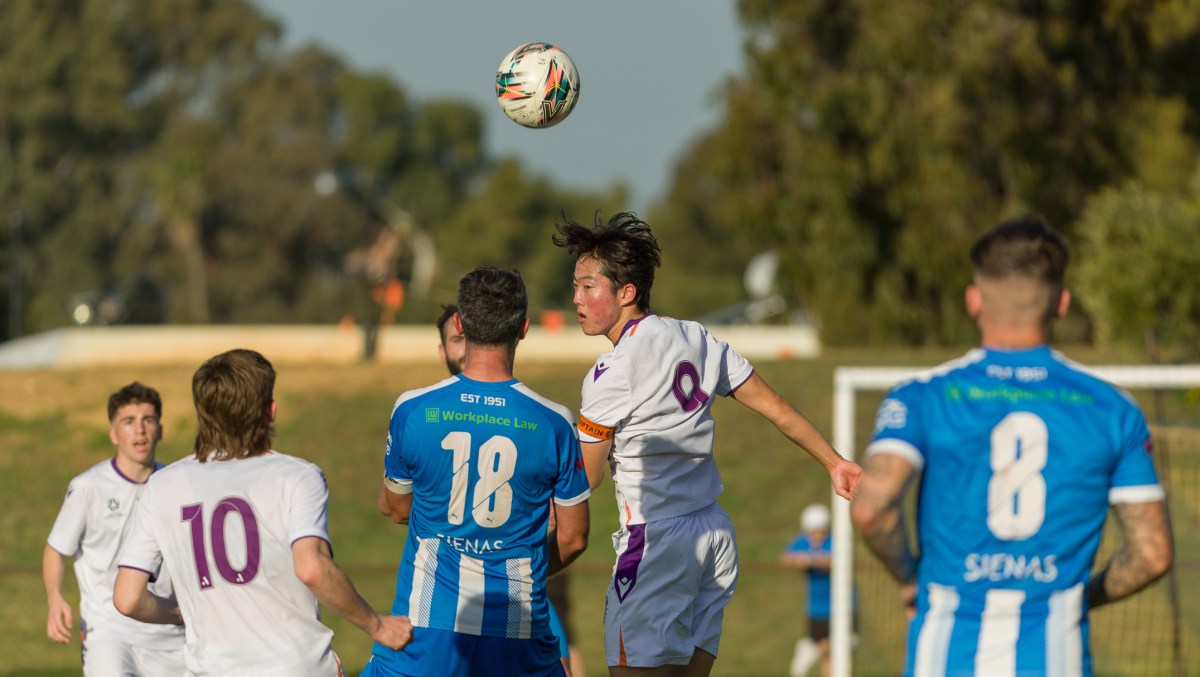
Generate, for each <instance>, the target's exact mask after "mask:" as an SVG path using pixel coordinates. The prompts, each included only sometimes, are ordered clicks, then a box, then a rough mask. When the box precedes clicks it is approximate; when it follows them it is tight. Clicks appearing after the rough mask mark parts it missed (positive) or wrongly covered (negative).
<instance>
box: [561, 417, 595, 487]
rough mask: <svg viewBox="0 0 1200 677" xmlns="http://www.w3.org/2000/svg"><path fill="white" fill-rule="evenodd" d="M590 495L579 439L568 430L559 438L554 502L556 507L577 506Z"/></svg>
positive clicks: (572, 431)
mask: <svg viewBox="0 0 1200 677" xmlns="http://www.w3.org/2000/svg"><path fill="white" fill-rule="evenodd" d="M591 495H592V490H591V487H590V486H588V479H587V472H586V471H585V469H584V465H583V452H582V450H581V449H580V447H579V437H578V436H577V435H576V434H575V431H574V430H572V429H570V428H568V429H567V430H566V431H565V432H564V433H563V434H561V435H560V436H559V444H558V479H557V480H556V481H555V483H554V502H555V503H556V504H558V505H568V506H569V505H579V504H580V503H582V502H584V501H586V500H587V499H588V497H589V496H591Z"/></svg>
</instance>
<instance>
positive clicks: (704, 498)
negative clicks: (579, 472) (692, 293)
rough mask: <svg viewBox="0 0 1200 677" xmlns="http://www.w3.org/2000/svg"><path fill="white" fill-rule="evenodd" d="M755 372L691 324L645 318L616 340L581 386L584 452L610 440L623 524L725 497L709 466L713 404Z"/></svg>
mask: <svg viewBox="0 0 1200 677" xmlns="http://www.w3.org/2000/svg"><path fill="white" fill-rule="evenodd" d="M753 372H754V368H753V367H752V366H751V365H750V363H749V362H748V361H746V358H744V357H742V356H741V355H739V354H738V353H737V351H735V350H733V349H732V348H730V347H729V345H728V344H726V343H723V342H721V341H718V340H717V339H715V338H713V336H712V335H711V334H709V333H708V330H707V329H705V328H704V326H703V325H701V324H699V323H696V322H689V321H683V320H674V319H671V318H664V317H659V316H657V315H647V316H646V317H643V318H641V319H639V320H632V321H630V322H629V324H628V325H626V326H625V328H624V329H623V330H622V333H621V337H620V339H618V341H617V343H616V345H615V346H614V347H613V349H612V351H611V352H608V353H605V354H603V355H601V356H600V357H599V358H598V359H597V360H596V366H595V367H593V368H592V369H591V370H590V371H589V372H588V373H587V375H586V376H584V379H583V407H582V409H581V412H580V421H579V431H580V438H581V440H582V441H584V442H598V441H601V440H605V439H612V441H613V446H612V453H611V455H610V457H609V465H610V467H611V469H612V476H613V483H614V484H615V485H616V491H617V507H618V509H619V510H620V512H621V515H620V519H621V523H623V524H642V523H644V522H649V521H652V520H660V519H666V518H668V517H676V516H678V515H685V514H687V513H690V512H694V511H696V510H699V509H701V508H704V507H705V506H708V505H709V504H711V503H713V502H714V501H716V499H717V496H718V495H720V493H721V492H722V491H723V490H724V485H723V484H721V476H720V474H719V473H718V472H717V464H716V460H715V459H714V458H713V431H714V427H715V424H714V421H713V418H712V413H711V411H710V410H711V408H712V405H713V401H714V400H713V398H714V396H716V395H721V396H726V395H729V394H730V393H731V392H733V391H734V390H736V389H737V388H738V386H740V385H742V384H743V383H745V382H746V379H748V378H750V375H751V374H753Z"/></svg>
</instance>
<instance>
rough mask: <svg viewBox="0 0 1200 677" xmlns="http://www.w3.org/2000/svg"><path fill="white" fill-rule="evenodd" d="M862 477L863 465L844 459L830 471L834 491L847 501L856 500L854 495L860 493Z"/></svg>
mask: <svg viewBox="0 0 1200 677" xmlns="http://www.w3.org/2000/svg"><path fill="white" fill-rule="evenodd" d="M862 475H863V469H862V466H861V465H859V464H857V463H855V462H854V461H848V460H846V459H844V458H843V459H842V460H840V461H838V463H837V465H835V466H833V469H832V470H830V471H829V477H830V479H832V480H833V490H834V491H836V492H837V495H838V496H841V497H842V498H844V499H846V500H847V501H853V500H854V495H855V494H856V493H858V481H859V480H861V479H862Z"/></svg>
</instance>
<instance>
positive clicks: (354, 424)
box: [0, 350, 1198, 677]
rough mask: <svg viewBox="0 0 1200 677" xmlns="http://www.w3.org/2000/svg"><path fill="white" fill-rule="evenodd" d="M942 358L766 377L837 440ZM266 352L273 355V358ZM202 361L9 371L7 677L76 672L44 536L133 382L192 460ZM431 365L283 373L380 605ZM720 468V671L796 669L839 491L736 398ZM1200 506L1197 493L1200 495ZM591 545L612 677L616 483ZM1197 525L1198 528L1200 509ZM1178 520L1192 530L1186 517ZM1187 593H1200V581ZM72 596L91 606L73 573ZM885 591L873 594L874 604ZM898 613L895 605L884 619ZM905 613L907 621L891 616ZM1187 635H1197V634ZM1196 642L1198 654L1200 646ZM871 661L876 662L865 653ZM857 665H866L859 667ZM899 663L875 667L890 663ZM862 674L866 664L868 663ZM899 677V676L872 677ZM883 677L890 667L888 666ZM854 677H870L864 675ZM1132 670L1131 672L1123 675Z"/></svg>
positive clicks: (812, 366) (291, 408) (721, 424)
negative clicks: (808, 601)
mask: <svg viewBox="0 0 1200 677" xmlns="http://www.w3.org/2000/svg"><path fill="white" fill-rule="evenodd" d="M1067 352H1068V354H1069V355H1070V356H1071V357H1074V358H1077V359H1080V360H1082V361H1085V362H1091V363H1097V362H1101V361H1103V362H1107V363H1117V362H1124V363H1133V362H1136V361H1137V359H1136V357H1130V356H1120V355H1111V354H1109V355H1098V354H1096V353H1094V352H1092V351H1089V350H1080V351H1067ZM960 353H961V351H959V350H940V351H895V350H889V351H886V352H883V351H876V352H871V351H856V352H828V353H827V354H826V355H825V356H823V357H821V358H820V359H816V360H811V361H790V362H760V363H759V364H758V365H757V367H758V368H759V371H760V372H761V373H763V375H764V376H765V377H766V378H767V380H768V381H769V382H771V383H772V384H773V385H774V386H775V387H776V388H777V389H778V390H780V391H781V392H783V393H784V394H785V395H786V396H788V397H789V398H791V399H792V400H793V401H794V402H795V403H796V404H797V405H798V406H800V408H801V409H802V410H804V411H805V412H806V413H807V414H808V415H809V416H810V417H811V418H812V419H813V421H814V422H815V423H816V424H817V425H818V426H819V427H821V428H822V429H823V430H826V431H828V430H829V427H830V420H831V390H832V382H833V370H834V369H835V368H836V367H838V366H842V365H867V364H890V365H931V364H935V363H937V362H940V361H942V360H944V359H947V358H949V357H953V356H956V355H958V354H960ZM268 357H270V355H269V354H268ZM194 366H195V365H188V366H184V367H177V368H152V369H145V370H134V369H121V370H94V371H78V372H57V371H55V372H51V371H46V372H42V371H30V372H0V496H3V499H2V500H3V507H4V509H3V510H2V511H0V572H2V573H3V575H2V576H0V599H3V600H4V601H5V604H4V605H3V606H2V607H0V627H3V628H4V629H5V632H4V633H3V634H2V635H0V676H3V675H11V676H15V675H22V676H25V677H28V676H33V677H49V676H51V675H55V676H57V675H78V674H79V669H78V664H79V663H78V661H79V645H78V641H77V640H76V641H75V642H73V643H72V645H71V646H69V647H64V646H60V645H57V644H53V643H52V642H50V641H49V640H48V639H47V638H46V634H45V621H46V607H45V596H44V594H43V592H42V584H41V577H40V562H41V552H42V548H43V546H44V544H45V539H46V535H47V534H48V532H49V530H50V526H51V524H52V523H53V520H54V516H55V514H56V512H57V510H58V508H59V505H60V503H61V498H62V495H63V492H64V491H65V488H66V485H67V482H68V481H69V480H70V478H71V477H72V476H74V475H75V474H77V473H79V472H80V471H82V470H84V469H86V468H87V467H88V466H90V465H91V464H93V463H95V462H97V461H99V460H102V459H103V458H105V457H106V456H108V455H110V454H111V448H110V444H109V442H108V438H107V434H106V430H107V421H106V420H105V411H104V402H105V400H106V398H107V395H108V393H109V392H111V391H112V390H114V389H115V388H117V387H119V386H121V385H123V384H125V383H128V382H129V381H131V380H134V379H137V380H141V381H143V382H145V383H147V384H149V385H152V386H154V387H156V388H158V389H159V390H160V391H161V392H162V394H163V397H164V407H165V412H164V417H163V418H164V425H165V436H164V440H163V443H162V444H161V445H160V446H159V456H160V459H161V460H164V461H168V462H169V461H172V460H175V459H177V458H179V457H181V456H183V455H185V454H186V453H187V452H188V451H189V450H190V446H191V440H192V436H193V434H194V431H195V422H194V417H193V414H192V410H191V397H190V392H189V387H190V379H191V374H192V371H193V369H194ZM588 366H589V365H588V364H587V363H580V364H571V365H562V364H553V365H549V364H546V365H540V364H532V363H529V364H527V363H525V362H524V361H522V359H521V357H520V356H519V357H518V364H517V372H518V375H519V376H520V377H521V378H522V379H523V380H524V381H526V382H527V383H529V384H530V385H531V386H532V387H533V388H534V389H536V390H538V391H539V392H541V393H543V394H544V395H547V396H548V397H551V398H552V399H556V400H558V401H560V402H562V403H563V404H565V405H567V406H568V407H570V408H572V409H577V407H578V404H579V383H580V379H581V377H582V374H583V373H584V371H585V370H586V369H587V367H588ZM442 374H443V371H442V369H441V367H440V366H439V365H438V364H436V363H435V362H434V361H433V360H432V359H431V360H430V362H429V364H428V365H421V366H413V367H409V366H405V367H382V366H375V365H360V366H354V367H322V366H291V365H279V380H278V384H277V390H276V397H277V398H278V400H279V422H278V429H277V436H276V445H275V446H276V448H278V449H279V450H280V451H283V452H285V453H290V454H294V455H297V456H301V457H304V458H307V459H310V460H312V461H314V462H316V463H318V464H319V465H321V466H322V467H323V468H324V469H325V471H326V475H327V477H328V480H329V484H330V490H331V502H330V532H331V537H332V539H333V542H334V548H335V552H336V554H337V559H338V561H339V562H340V563H341V564H342V566H343V567H345V568H346V569H347V570H348V571H349V572H350V575H351V577H352V578H353V579H354V581H355V583H356V584H357V585H358V587H359V589H360V591H361V592H362V593H363V594H364V596H365V597H366V598H367V599H368V600H370V601H371V602H372V603H373V604H374V605H375V606H376V607H377V608H379V609H387V608H388V607H389V606H390V604H391V600H392V594H393V588H394V576H395V567H396V564H397V562H398V561H399V558H400V553H401V550H402V548H403V543H404V529H403V528H402V527H397V526H395V525H393V524H392V523H391V522H390V521H389V520H388V519H386V518H384V517H382V516H380V515H379V514H378V513H377V512H376V509H375V498H376V491H377V489H378V486H379V476H380V473H381V461H382V450H383V439H384V436H385V429H386V422H387V418H388V413H389V411H390V409H391V404H392V402H393V400H394V399H395V397H396V395H397V394H399V393H400V392H401V391H403V390H406V389H408V388H412V387H416V386H422V385H426V384H428V383H431V382H433V381H435V380H437V379H440V378H441V377H442ZM715 411H716V417H717V420H718V424H717V425H718V433H717V458H718V462H719V464H720V467H721V471H722V474H723V476H724V479H725V484H726V492H725V495H724V496H723V498H722V504H723V505H724V506H725V508H726V509H727V510H728V511H729V513H730V514H731V515H732V516H733V519H734V521H735V523H736V524H737V528H738V539H739V546H740V553H741V558H742V563H743V569H742V570H743V574H742V578H741V582H740V583H739V586H738V591H737V593H736V594H735V595H734V599H733V602H732V604H731V605H730V607H729V609H728V611H727V613H726V618H725V635H724V639H723V643H722V650H721V654H720V658H719V660H718V661H717V664H716V665H717V667H716V669H715V671H714V675H739V676H741V675H746V676H750V675H772V674H774V675H783V674H786V673H787V664H788V660H789V658H790V655H791V649H792V646H793V644H794V642H795V641H796V639H798V638H799V636H800V635H801V634H803V628H804V616H803V604H804V585H803V581H802V579H801V578H800V577H799V576H798V575H796V574H795V573H793V572H788V571H785V570H783V569H781V568H778V567H777V566H776V565H775V559H776V557H777V555H778V553H779V551H780V550H781V549H782V548H783V547H784V546H785V545H786V543H787V542H788V540H789V538H790V537H791V536H792V535H793V533H794V531H795V529H796V526H797V515H798V513H799V511H800V509H801V508H802V507H803V506H805V505H807V504H808V503H810V502H813V501H820V500H826V499H827V498H828V496H829V488H828V483H827V478H826V476H825V474H824V473H823V472H821V471H820V470H819V468H818V467H817V466H816V465H815V464H814V463H812V462H811V461H809V460H807V457H804V456H802V455H800V454H799V453H798V452H797V451H796V450H795V449H794V448H792V447H791V446H790V445H788V444H787V443H785V441H784V440H783V438H782V437H781V436H780V435H779V434H778V433H777V432H776V431H775V430H774V429H773V428H771V426H770V425H769V424H767V423H766V422H764V421H761V420H759V419H758V418H757V416H756V415H754V414H753V413H751V412H749V411H748V410H746V409H744V408H743V407H741V406H739V405H738V404H736V403H734V402H723V403H721V404H719V405H718V406H717V407H716V410H715ZM1191 500H1193V501H1194V500H1195V494H1193V495H1192V499H1191ZM591 505H592V525H593V526H592V534H591V542H590V547H589V549H588V551H587V552H586V553H585V554H584V555H583V557H582V558H581V560H580V561H579V562H578V563H577V564H576V565H574V573H573V574H572V578H571V582H570V585H571V599H572V609H571V621H572V625H573V626H574V628H575V635H576V637H575V641H576V644H577V645H578V648H579V650H580V651H581V653H582V654H583V657H584V660H585V662H586V664H587V667H588V674H589V675H604V674H606V671H605V669H604V665H603V664H604V660H603V647H602V641H601V640H602V638H601V634H602V630H601V615H602V611H603V602H604V590H605V588H606V586H607V583H608V575H609V571H610V569H611V565H612V549H611V542H610V539H609V535H610V533H611V532H612V530H613V529H614V528H615V526H616V520H617V517H616V508H615V506H614V501H613V498H612V488H611V486H610V485H609V484H607V483H606V484H605V486H603V487H602V488H601V489H600V490H599V491H598V492H597V495H596V496H595V497H593V500H592V504H591ZM1191 507H1192V508H1193V509H1192V510H1190V514H1189V515H1188V518H1190V520H1192V521H1191V524H1194V523H1195V521H1194V520H1195V519H1196V517H1197V512H1198V511H1197V510H1195V509H1194V508H1195V506H1194V505H1193V506H1191ZM1176 523H1177V525H1178V524H1179V522H1178V520H1177V522H1176ZM1186 575H1187V576H1189V577H1190V578H1189V579H1186V580H1185V587H1186V589H1187V590H1188V591H1189V592H1190V593H1191V594H1192V595H1194V594H1195V593H1196V592H1197V591H1196V585H1195V576H1194V571H1193V572H1189V573H1188V574H1186ZM67 579H68V586H67V587H68V593H67V594H68V598H69V599H77V593H76V591H75V589H74V581H73V576H72V575H68V576H67ZM872 596H875V595H872ZM877 596H878V597H880V598H884V597H886V599H864V606H867V605H871V606H873V607H876V608H879V609H881V611H879V612H877V615H882V616H885V617H886V616H888V614H894V612H895V609H894V607H893V605H892V601H893V599H894V598H891V597H890V596H888V595H886V594H884V593H883V592H881V593H879V594H878V595H877ZM886 610H890V611H886ZM892 617H893V618H894V616H892ZM326 621H327V622H328V623H329V624H330V626H331V627H333V628H334V630H335V631H336V633H337V636H336V639H335V647H336V648H337V651H338V653H339V654H340V656H341V657H342V659H343V662H344V663H345V664H346V667H347V669H348V674H351V675H354V674H357V672H358V670H359V669H360V668H361V667H362V665H363V664H364V663H365V662H366V660H367V658H368V657H369V652H370V641H369V640H368V639H367V637H366V636H364V635H362V634H361V633H359V632H358V631H357V630H356V629H354V628H353V627H351V626H349V625H348V624H346V623H344V622H343V621H342V620H341V619H339V618H337V617H336V616H333V615H332V614H327V615H326ZM1189 632H1192V633H1195V632H1196V626H1195V625H1192V626H1191V628H1190V630H1189ZM1191 642H1192V644H1193V645H1195V642H1196V640H1195V636H1194V635H1192V637H1191ZM861 658H862V659H869V657H868V656H866V655H864V656H861ZM856 660H857V658H856ZM890 660H893V659H892V658H891V657H890V656H882V657H877V658H874V659H869V660H868V662H874V663H876V664H877V665H878V664H879V661H883V662H884V663H885V664H886V662H887V661H890ZM856 665H862V666H864V670H865V669H867V668H865V665H867V663H866V662H864V663H856ZM871 670H872V672H871V674H895V673H896V672H898V666H891V667H888V668H872V669H871ZM875 670H878V672H875ZM855 673H856V674H868V673H867V672H864V671H863V670H858V669H856V671H855ZM1114 674H1119V673H1114Z"/></svg>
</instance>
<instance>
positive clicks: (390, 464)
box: [383, 407, 413, 494]
mask: <svg viewBox="0 0 1200 677" xmlns="http://www.w3.org/2000/svg"><path fill="white" fill-rule="evenodd" d="M404 421H405V410H404V409H401V408H399V407H398V408H396V410H395V411H393V412H392V418H391V421H389V422H388V437H387V446H386V447H385V449H384V453H383V477H384V480H385V481H386V483H387V487H388V489H390V490H391V491H393V492H395V493H398V494H404V493H412V478H413V469H412V465H411V464H410V463H408V461H407V460H406V459H405V458H404V457H403V455H402V451H403V450H404V445H403V444H402V443H401V440H402V438H403V435H404Z"/></svg>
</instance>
